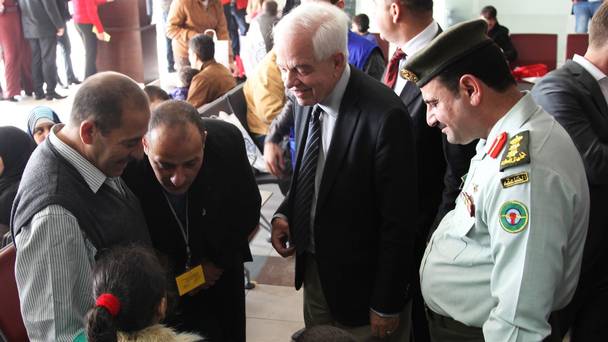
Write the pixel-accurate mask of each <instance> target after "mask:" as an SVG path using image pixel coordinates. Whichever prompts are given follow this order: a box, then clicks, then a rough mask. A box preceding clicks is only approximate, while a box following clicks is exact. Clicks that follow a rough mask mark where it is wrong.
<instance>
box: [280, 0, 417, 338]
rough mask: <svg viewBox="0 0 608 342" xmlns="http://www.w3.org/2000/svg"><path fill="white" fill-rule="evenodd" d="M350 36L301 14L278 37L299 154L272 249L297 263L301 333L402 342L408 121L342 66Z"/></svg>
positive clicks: (333, 20)
mask: <svg viewBox="0 0 608 342" xmlns="http://www.w3.org/2000/svg"><path fill="white" fill-rule="evenodd" d="M348 25H349V23H348V18H347V16H346V15H345V14H344V12H342V11H341V10H340V9H339V8H337V7H335V6H331V5H329V4H327V3H320V2H312V3H310V2H309V3H305V4H303V5H301V6H299V7H298V8H296V9H294V10H292V12H290V14H289V15H287V16H285V17H284V18H283V19H282V20H281V21H280V22H279V24H278V25H277V26H276V28H275V32H274V33H275V49H276V52H277V65H278V66H279V68H280V69H281V72H282V74H283V80H284V83H285V87H286V88H288V89H289V90H290V91H291V93H292V94H293V95H294V96H295V99H296V102H297V103H295V104H294V114H295V116H294V120H295V132H296V134H295V135H296V139H297V141H298V144H297V146H298V150H297V153H296V155H297V157H296V167H295V171H294V175H293V181H292V185H291V189H290V192H289V195H288V196H287V197H286V198H285V200H284V201H283V203H282V204H281V206H280V207H279V209H278V210H277V213H276V214H275V217H274V218H273V222H272V244H273V246H274V248H275V249H276V250H277V252H278V253H279V254H281V255H282V256H289V255H292V254H294V253H295V254H296V279H295V285H296V288H298V289H299V288H300V287H301V286H302V284H303V285H304V320H305V323H306V326H307V327H310V326H315V325H320V324H332V325H337V326H339V327H341V328H344V329H346V330H348V331H349V332H351V333H353V334H354V335H355V336H357V338H358V339H360V340H367V339H368V338H371V337H372V336H375V337H380V338H386V337H387V336H388V337H389V338H388V339H387V340H391V341H408V340H409V325H410V324H409V320H410V317H409V306H408V305H406V303H407V302H408V301H409V294H408V288H409V286H410V282H411V279H410V275H412V274H413V268H414V267H416V265H414V262H413V260H414V259H413V256H414V253H413V245H414V236H415V227H416V224H415V221H416V217H417V216H416V215H417V204H418V203H417V200H416V194H417V183H418V182H417V177H416V170H417V168H416V155H415V150H414V143H413V138H412V131H411V129H412V128H411V120H410V117H409V115H408V113H407V109H406V108H405V106H404V105H403V103H401V101H400V100H399V98H398V97H397V96H396V95H395V94H394V93H393V92H391V91H390V90H389V89H388V88H386V87H384V86H383V85H382V84H380V83H379V82H377V81H375V80H374V79H372V78H371V77H369V76H367V75H365V74H364V73H363V72H361V71H359V70H356V69H355V68H352V67H350V66H349V65H348V64H347V53H348V52H347V51H348V50H347V35H346V33H347V31H348ZM288 242H289V243H288Z"/></svg>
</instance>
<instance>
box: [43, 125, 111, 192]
mask: <svg viewBox="0 0 608 342" xmlns="http://www.w3.org/2000/svg"><path fill="white" fill-rule="evenodd" d="M63 127H64V124H57V125H55V126H53V128H52V129H51V134H49V137H48V139H49V142H50V143H51V145H53V147H55V149H56V150H57V152H58V153H59V154H60V155H61V156H62V157H64V158H65V159H66V160H67V161H68V163H70V164H71V165H72V166H73V167H75V168H76V170H77V171H78V173H80V175H81V176H82V178H84V180H85V182H87V185H88V186H89V188H91V191H93V192H94V193H97V191H99V188H101V186H102V185H103V183H105V181H106V179H108V177H106V175H105V174H104V173H103V172H101V170H99V169H98V168H97V167H95V166H94V165H93V164H91V162H90V161H88V160H87V159H86V158H85V157H83V156H82V155H81V154H80V153H78V151H76V150H75V149H73V148H71V147H70V146H69V145H68V144H66V143H65V142H63V141H62V140H61V139H59V137H58V136H57V132H59V131H60V130H61V129H62V128H63Z"/></svg>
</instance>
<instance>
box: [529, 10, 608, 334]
mask: <svg viewBox="0 0 608 342" xmlns="http://www.w3.org/2000/svg"><path fill="white" fill-rule="evenodd" d="M606 75H608V3H604V4H603V5H602V6H601V7H600V9H599V10H598V11H597V12H596V14H595V16H594V17H593V19H592V20H591V28H590V32H589V48H588V49H587V52H586V53H585V55H584V56H579V55H574V58H573V60H571V61H567V62H566V64H564V66H563V67H561V68H559V69H557V70H555V71H553V72H551V73H550V74H548V75H546V76H545V77H543V78H542V79H541V81H540V82H539V83H538V84H537V85H535V86H534V88H533V89H532V95H533V96H534V99H535V100H536V101H537V102H538V103H539V104H540V105H541V106H542V107H543V108H544V109H545V110H546V111H547V112H548V113H549V114H552V115H553V116H554V117H555V119H557V121H558V122H559V123H560V124H561V125H562V126H564V128H565V129H566V131H567V132H568V133H569V134H570V136H571V137H572V140H573V141H574V144H575V145H576V147H577V148H578V150H579V152H580V153H581V156H582V157H583V162H584V165H585V170H586V172H587V179H588V181H589V192H590V195H591V212H590V218H589V231H588V233H587V240H586V244H585V250H584V254H583V265H582V269H581V276H580V280H579V284H578V288H577V291H576V293H575V295H574V298H573V299H572V302H571V303H570V304H569V305H568V306H567V307H566V309H564V310H562V311H561V312H559V315H558V318H559V323H560V328H561V334H562V336H563V335H564V334H565V333H566V332H567V330H568V329H569V328H571V329H572V331H571V338H570V339H571V341H573V342H576V341H608V331H607V330H606V326H608V315H606V312H605V309H606V307H607V306H608V250H607V249H606V246H607V245H608V211H607V210H606V203H608V104H607V103H608V77H607V76H606Z"/></svg>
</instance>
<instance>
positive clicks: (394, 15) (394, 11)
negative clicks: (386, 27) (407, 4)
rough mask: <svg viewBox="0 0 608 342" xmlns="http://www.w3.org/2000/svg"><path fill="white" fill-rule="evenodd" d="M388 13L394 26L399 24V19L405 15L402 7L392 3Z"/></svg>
mask: <svg viewBox="0 0 608 342" xmlns="http://www.w3.org/2000/svg"><path fill="white" fill-rule="evenodd" d="M388 13H389V14H390V16H391V19H392V21H393V24H396V23H397V22H399V18H400V17H401V16H402V15H403V9H402V8H401V6H399V4H398V3H397V2H391V4H390V5H389V7H388Z"/></svg>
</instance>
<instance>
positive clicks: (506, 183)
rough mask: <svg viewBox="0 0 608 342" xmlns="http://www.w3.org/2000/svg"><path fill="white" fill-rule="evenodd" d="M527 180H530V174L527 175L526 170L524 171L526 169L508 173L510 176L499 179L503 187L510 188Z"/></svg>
mask: <svg viewBox="0 0 608 342" xmlns="http://www.w3.org/2000/svg"><path fill="white" fill-rule="evenodd" d="M529 181H530V176H529V175H528V172H526V171H524V172H520V173H516V174H514V175H510V176H507V177H504V178H501V179H500V182H501V183H502V187H503V188H504V189H506V188H510V187H512V186H515V185H519V184H524V183H528V182H529Z"/></svg>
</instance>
